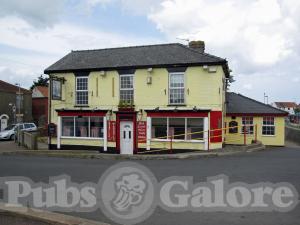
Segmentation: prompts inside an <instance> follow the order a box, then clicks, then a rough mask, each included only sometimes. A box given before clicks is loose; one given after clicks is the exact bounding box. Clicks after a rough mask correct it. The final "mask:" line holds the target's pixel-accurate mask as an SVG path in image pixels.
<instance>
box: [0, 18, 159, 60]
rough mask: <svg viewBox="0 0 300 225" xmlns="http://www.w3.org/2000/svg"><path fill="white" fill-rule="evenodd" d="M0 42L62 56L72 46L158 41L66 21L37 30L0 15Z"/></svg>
mask: <svg viewBox="0 0 300 225" xmlns="http://www.w3.org/2000/svg"><path fill="white" fill-rule="evenodd" d="M0 33H1V35H0V43H1V44H5V45H9V46H12V47H16V48H19V49H26V50H31V51H37V52H43V53H49V54H56V55H63V54H65V53H66V52H68V51H70V50H72V49H73V50H74V49H92V48H107V47H112V46H127V45H130V44H131V45H136V44H141V43H145V42H149V43H153V42H157V40H154V39H151V38H149V39H147V38H142V37H134V36H130V35H126V36H124V35H121V34H117V33H109V32H104V31H101V30H96V29H91V28H87V27H82V26H75V25H73V24H69V23H58V24H55V25H53V27H51V28H46V29H43V30H41V29H38V28H35V27H34V26H32V25H30V24H29V23H27V22H26V21H24V20H22V19H19V18H16V17H4V18H0Z"/></svg>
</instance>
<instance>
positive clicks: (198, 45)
mask: <svg viewBox="0 0 300 225" xmlns="http://www.w3.org/2000/svg"><path fill="white" fill-rule="evenodd" d="M189 47H190V48H192V49H195V50H197V51H199V52H202V53H204V51H205V42H204V41H190V42H189Z"/></svg>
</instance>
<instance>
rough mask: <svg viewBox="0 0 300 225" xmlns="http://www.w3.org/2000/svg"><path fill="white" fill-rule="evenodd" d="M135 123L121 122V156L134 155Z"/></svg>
mask: <svg viewBox="0 0 300 225" xmlns="http://www.w3.org/2000/svg"><path fill="white" fill-rule="evenodd" d="M133 138H134V135H133V122H132V121H121V122H120V150H121V154H130V155H132V154H133Z"/></svg>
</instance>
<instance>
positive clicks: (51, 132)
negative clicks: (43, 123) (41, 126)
mask: <svg viewBox="0 0 300 225" xmlns="http://www.w3.org/2000/svg"><path fill="white" fill-rule="evenodd" d="M48 135H49V136H52V137H53V136H56V125H55V124H54V123H49V124H48Z"/></svg>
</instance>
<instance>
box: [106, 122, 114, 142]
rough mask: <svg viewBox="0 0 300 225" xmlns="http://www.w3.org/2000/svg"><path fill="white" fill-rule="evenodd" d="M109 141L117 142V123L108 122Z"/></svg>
mask: <svg viewBox="0 0 300 225" xmlns="http://www.w3.org/2000/svg"><path fill="white" fill-rule="evenodd" d="M107 125H108V126H107V141H111V142H115V141H116V121H108V124H107Z"/></svg>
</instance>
